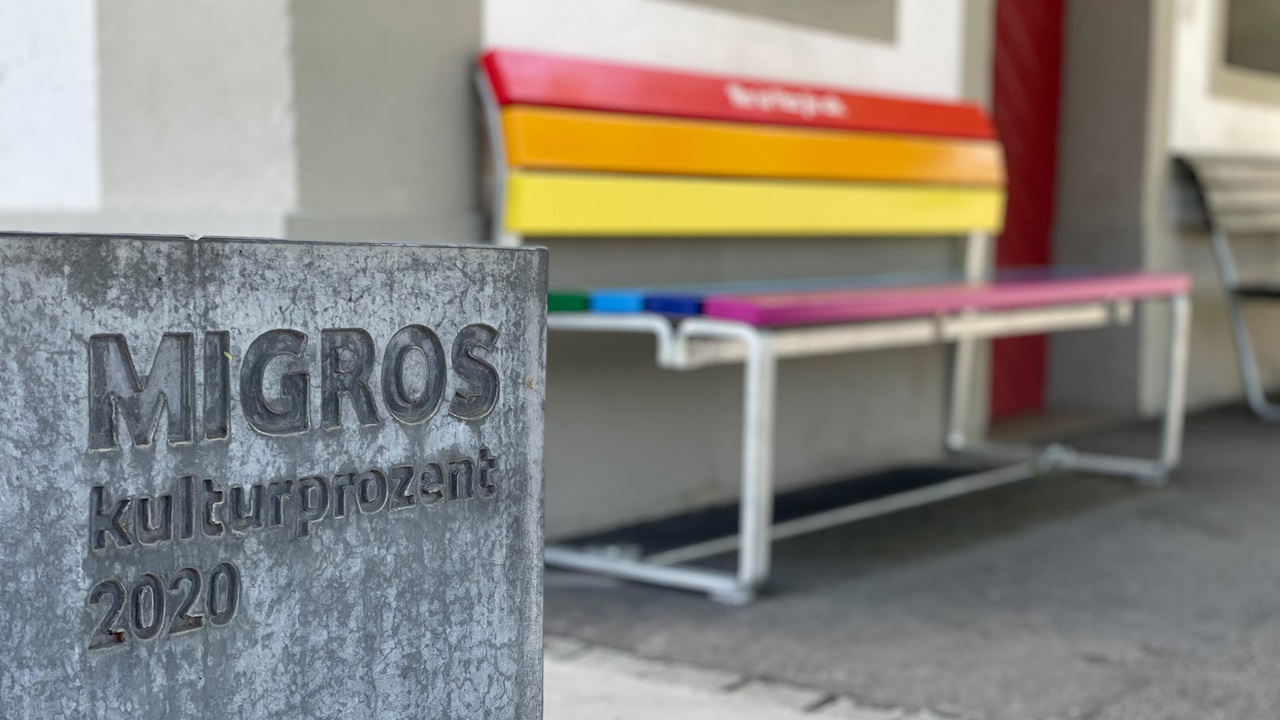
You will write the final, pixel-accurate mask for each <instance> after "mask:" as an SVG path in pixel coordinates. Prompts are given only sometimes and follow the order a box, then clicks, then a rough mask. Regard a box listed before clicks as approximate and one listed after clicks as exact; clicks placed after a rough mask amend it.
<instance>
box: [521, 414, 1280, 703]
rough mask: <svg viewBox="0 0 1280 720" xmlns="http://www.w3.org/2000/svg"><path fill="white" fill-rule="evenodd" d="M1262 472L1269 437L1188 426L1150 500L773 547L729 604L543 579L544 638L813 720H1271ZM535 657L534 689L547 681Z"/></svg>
mask: <svg viewBox="0 0 1280 720" xmlns="http://www.w3.org/2000/svg"><path fill="white" fill-rule="evenodd" d="M1155 436H1156V429H1155V427H1154V426H1149V425H1143V426H1135V427H1129V428H1124V429H1121V430H1118V431H1113V432H1107V433H1102V434H1099V435H1097V436H1094V437H1091V438H1089V439H1088V440H1087V441H1086V442H1085V443H1084V444H1085V445H1086V446H1087V447H1091V448H1094V449H1100V450H1101V449H1110V450H1127V451H1137V450H1144V449H1153V448H1154V445H1155ZM1278 474H1280V428H1277V427H1275V426H1270V425H1266V424H1263V423H1260V422H1258V421H1256V420H1254V419H1253V418H1252V417H1250V416H1248V415H1246V414H1245V413H1244V412H1242V411H1236V410H1226V411H1218V412H1212V413H1207V414H1202V415H1199V416H1195V417H1193V418H1191V419H1190V422H1189V427H1188V436H1187V446H1186V461H1185V464H1184V467H1183V468H1182V470H1181V471H1180V472H1179V473H1178V474H1177V475H1176V477H1175V479H1174V482H1173V484H1172V485H1170V486H1169V487H1167V488H1163V489H1157V490H1151V489H1144V488H1139V487H1136V486H1134V485H1131V484H1129V483H1126V482H1123V481H1117V480H1113V479H1108V478H1096V477H1084V476H1078V475H1076V476H1069V475H1058V476H1050V477H1046V478H1041V479H1037V480H1033V481H1030V482H1027V483H1024V484H1020V485H1015V486H1010V487H1006V488H1000V489H995V490H991V491H987V492H984V493H980V494H977V495H972V496H969V497H966V498H961V499H957V500H953V501H948V502H945V503H940V504H935V505H933V506H929V507H924V508H918V509H915V510H910V511H906V512H902V513H899V514H897V515H893V516H888V517H884V518H879V519H876V520H872V521H868V522H864V523H861V524H857V525H851V526H846V527H843V528H837V529H832V530H828V531H825V532H822V533H818V534H815V535H810V536H807V537H802V538H796V539H793V540H789V541H786V542H782V543H779V544H778V545H777V546H776V569H775V573H774V578H773V581H772V583H771V585H770V588H769V592H768V593H767V594H766V595H765V596H764V597H763V598H761V600H759V601H758V602H756V603H755V604H754V605H751V606H749V607H746V608H729V607H724V606H721V605H716V604H714V603H711V602H708V601H707V600H706V599H705V598H702V597H699V596H696V595H691V594H687V593H681V592H675V591H668V590H661V589H656V588H648V587H641V586H636V585H629V584H624V583H613V582H608V581H603V580H599V579H594V578H592V579H588V578H583V577H581V576H573V575H566V574H562V573H549V574H548V578H547V591H546V626H547V630H548V632H549V633H550V634H552V635H555V636H561V637H569V638H574V639H576V640H577V641H581V642H585V643H588V644H589V645H590V646H600V647H607V648H613V649H615V650H617V651H621V652H623V653H625V654H629V655H632V656H638V657H642V658H647V659H650V660H651V661H659V662H669V663H674V664H678V665H687V666H692V667H699V668H707V669H710V670H714V671H719V672H723V673H728V674H730V675H736V676H740V677H741V678H742V680H741V681H740V682H741V683H742V684H743V685H745V684H749V683H751V682H753V681H757V680H768V681H778V682H783V683H787V684H790V685H792V686H798V687H801V688H811V689H813V690H815V691H817V692H820V693H824V694H826V695H828V696H830V697H831V698H834V700H830V701H828V702H827V704H826V705H824V706H820V707H819V708H818V709H817V710H821V709H822V708H823V707H828V708H831V707H835V703H836V702H838V701H840V700H842V699H851V701H852V702H856V703H858V704H859V705H860V706H861V707H864V708H871V709H884V710H886V711H893V710H894V709H899V708H911V709H924V710H925V711H927V712H929V713H933V714H935V715H938V716H941V717H960V718H972V719H974V720H1034V719H1037V718H1055V719H1057V718H1063V719H1070V718H1092V719H1094V720H1146V719H1147V718H1151V719H1153V720H1154V719H1156V718H1159V719H1161V720H1184V719H1185V720H1209V719H1212V718H1223V719H1224V720H1226V719H1229V720H1250V719H1252V718H1258V719H1260V720H1261V719H1267V720H1274V718H1276V717H1280V682H1277V678H1280V477H1277V475H1278ZM548 501H549V502H554V501H555V500H554V498H549V499H548ZM549 662H551V663H552V665H551V667H552V670H551V671H550V672H549V673H548V678H549V682H554V680H555V678H557V677H560V678H564V677H566V675H565V673H564V672H562V670H561V669H559V668H555V667H554V663H555V662H557V661H556V660H554V659H553V660H551V661H549ZM589 670H591V668H584V669H583V672H587V671H589ZM549 697H550V696H549ZM720 699H726V698H720ZM554 707H555V706H554V705H553V704H551V703H550V702H549V704H548V708H549V709H552V708H554ZM783 710H787V711H790V712H801V711H800V710H797V709H794V708H783V709H781V710H779V712H782V711H783ZM817 710H814V711H810V713H811V715H812V712H816V711H817ZM724 716H726V717H733V716H734V715H724ZM548 717H549V718H551V720H555V718H556V716H555V715H551V714H548ZM565 717H568V716H565ZM777 717H786V716H785V715H778V716H777ZM877 720H879V719H877Z"/></svg>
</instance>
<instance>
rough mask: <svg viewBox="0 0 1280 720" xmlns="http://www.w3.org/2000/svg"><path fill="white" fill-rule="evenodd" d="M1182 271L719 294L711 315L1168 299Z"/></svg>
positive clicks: (822, 317)
mask: <svg viewBox="0 0 1280 720" xmlns="http://www.w3.org/2000/svg"><path fill="white" fill-rule="evenodd" d="M1190 287H1191V279H1190V277H1188V276H1187V275H1184V274H1181V273H1132V274H1115V275H1092V276H1085V277H1066V278H1047V279H1035V280H1014V281H1008V282H1001V283H997V284H993V285H934V286H929V287H916V288H891V289H874V290H866V289H863V290H843V291H825V292H808V293H804V292H800V293H778V294H767V295H713V296H711V297H708V298H707V299H706V301H705V302H704V304H703V309H702V312H703V315H705V316H707V317H716V318H724V319H729V320H741V321H743V322H747V323H751V324H752V325H757V326H761V327H783V326H789V325H816V324H822V323H838V322H860V321H868V320H886V319H892V318H906V317H921V316H933V315H942V314H948V313H956V312H960V311H963V310H1012V309H1017V308H1032V307H1048V306H1054V305H1070V304H1074V303H1088V302H1098V301H1108V300H1123V299H1135V300H1136V299H1143V298H1152V297H1165V296H1171V295H1177V294H1180V293H1184V292H1186V291H1187V290H1188V289H1189V288H1190Z"/></svg>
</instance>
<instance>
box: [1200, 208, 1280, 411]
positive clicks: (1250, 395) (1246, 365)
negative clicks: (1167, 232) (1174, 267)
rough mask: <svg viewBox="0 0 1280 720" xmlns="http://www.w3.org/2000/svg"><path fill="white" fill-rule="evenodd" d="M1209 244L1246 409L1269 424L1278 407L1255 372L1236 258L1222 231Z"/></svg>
mask: <svg viewBox="0 0 1280 720" xmlns="http://www.w3.org/2000/svg"><path fill="white" fill-rule="evenodd" d="M1212 244H1213V259H1214V261H1215V263H1216V264H1217V266H1218V277H1219V278H1221V280H1222V287H1223V289H1224V290H1226V292H1227V318H1228V320H1229V321H1230V322H1231V337H1232V339H1233V340H1234V341H1235V346H1236V363H1237V364H1238V365H1239V366H1240V379H1241V381H1242V382H1243V383H1244V397H1245V400H1246V401H1247V402H1248V403H1249V409H1250V410H1253V413H1254V414H1255V415H1257V416H1258V417H1259V418H1262V419H1263V420H1267V421H1269V422H1277V421H1280V404H1276V403H1273V402H1271V401H1270V400H1268V399H1267V391H1266V388H1264V387H1263V385H1262V372H1261V371H1260V370H1259V369H1258V356H1257V355H1256V354H1255V353H1254V349H1253V341H1252V339H1251V338H1250V337H1249V326H1248V324H1246V323H1245V320H1244V311H1243V309H1242V308H1241V306H1240V305H1241V303H1240V295H1239V294H1238V290H1239V288H1240V276H1239V274H1238V273H1237V271H1236V262H1235V256H1234V255H1232V253H1231V243H1230V241H1229V240H1228V238H1227V235H1226V233H1225V232H1223V231H1222V230H1220V229H1216V228H1215V229H1214V231H1213V238H1212Z"/></svg>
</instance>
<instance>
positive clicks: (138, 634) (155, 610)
mask: <svg viewBox="0 0 1280 720" xmlns="http://www.w3.org/2000/svg"><path fill="white" fill-rule="evenodd" d="M170 600H173V601H175V602H174V603H173V604H172V605H171V604H170ZM202 601H203V602H202ZM197 604H199V606H200V607H199V608H197ZM89 605H90V606H97V607H100V608H104V610H102V611H101V614H100V615H98V621H97V624H95V625H94V629H93V634H92V635H90V636H89V649H90V650H105V649H107V648H112V647H117V646H119V645H123V644H124V643H125V642H126V640H127V635H126V632H125V631H126V630H127V631H128V633H127V634H128V635H132V636H133V637H134V638H135V639H137V640H152V639H155V638H157V637H159V636H160V635H161V633H162V632H163V633H164V634H166V635H181V634H182V633H186V632H191V631H192V630H199V629H200V628H202V627H204V626H205V621H206V620H207V621H208V623H209V624H210V625H213V626H216V627H221V626H223V625H226V624H227V623H229V622H231V620H232V618H234V617H235V615H236V610H238V609H239V608H240V571H239V570H237V569H236V566H235V565H232V564H231V563H227V562H224V563H219V564H218V565H217V566H215V567H214V568H213V570H212V571H210V572H209V574H208V577H207V578H206V577H205V576H204V575H203V574H201V572H200V571H199V570H197V569H195V568H189V567H187V568H182V569H181V570H179V571H177V572H176V573H174V574H173V575H172V576H171V577H169V578H168V579H167V581H166V579H165V578H163V577H161V576H159V575H156V574H155V573H147V574H145V575H143V576H142V577H140V578H138V579H137V580H135V581H134V582H133V584H132V585H130V586H129V587H128V588H126V587H125V585H124V583H122V582H120V581H119V580H103V581H102V582H100V583H98V584H97V585H94V586H93V589H92V590H90V591H89ZM170 608H172V611H170ZM199 610H203V611H204V613H203V614H201V613H200V612H199ZM166 625H167V626H168V630H167V631H165V627H166Z"/></svg>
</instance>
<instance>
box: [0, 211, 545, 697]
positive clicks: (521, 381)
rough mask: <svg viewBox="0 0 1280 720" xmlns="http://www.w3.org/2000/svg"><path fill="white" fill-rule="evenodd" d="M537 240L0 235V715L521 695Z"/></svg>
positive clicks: (529, 640) (537, 592) (535, 660)
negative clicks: (530, 246) (517, 246)
mask: <svg viewBox="0 0 1280 720" xmlns="http://www.w3.org/2000/svg"><path fill="white" fill-rule="evenodd" d="M545 292H546V255H545V252H544V251H540V250H512V249H495V248H459V247H427V246H412V245H410V246H395V245H365V244H359V245H357V244H337V243H296V242H290V243H286V242H279V241H245V240H234V239H215V238H204V239H199V240H191V239H186V238H123V237H115V238H107V237H84V236H24V235H14V234H5V235H0V372H3V374H4V378H5V383H4V385H5V389H6V392H7V394H8V397H7V400H6V402H5V405H4V407H5V409H6V412H5V418H4V422H3V423H0V458H3V461H4V465H5V469H4V471H3V473H0V548H3V552H0V628H3V629H4V633H5V642H4V643H3V644H2V645H0V715H2V716H3V717H5V718H51V717H97V718H125V717H128V718H134V717H154V718H160V717H163V718H186V717H191V718H237V719H246V718H277V717H297V718H382V719H386V718H410V717H412V718H423V717H436V718H444V717H488V718H522V719H523V718H531V717H539V716H540V713H541V699H542V698H541V692H542V674H541V662H540V659H541V645H542V632H541V594H542V587H541V540H542V537H541V532H542V530H541V519H542V507H541V502H542V470H541V468H542V430H543V409H542V408H543V377H544V376H543V372H544V337H545Z"/></svg>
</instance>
